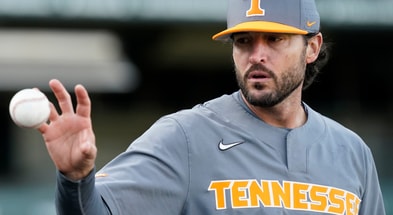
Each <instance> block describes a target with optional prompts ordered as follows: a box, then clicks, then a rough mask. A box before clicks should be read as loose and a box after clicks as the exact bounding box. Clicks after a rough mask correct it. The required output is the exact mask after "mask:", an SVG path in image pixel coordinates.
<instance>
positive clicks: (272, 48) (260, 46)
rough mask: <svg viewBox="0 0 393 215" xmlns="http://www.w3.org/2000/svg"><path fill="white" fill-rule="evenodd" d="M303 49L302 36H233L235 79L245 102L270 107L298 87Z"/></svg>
mask: <svg viewBox="0 0 393 215" xmlns="http://www.w3.org/2000/svg"><path fill="white" fill-rule="evenodd" d="M306 47H307V46H306V45H305V42H304V38H303V36H301V35H291V34H277V33H256V32H247V33H237V34H234V35H233V59H234V63H235V70H236V77H237V81H238V84H239V87H240V89H241V91H242V93H243V95H244V97H245V99H246V100H247V101H248V102H249V103H250V104H252V105H254V106H259V107H272V106H275V105H276V104H278V103H280V102H282V101H283V100H284V99H285V98H287V97H288V96H289V95H290V94H291V93H292V92H293V91H294V90H296V89H297V88H299V87H301V86H302V83H303V79H304V75H305V68H306V60H305V56H306Z"/></svg>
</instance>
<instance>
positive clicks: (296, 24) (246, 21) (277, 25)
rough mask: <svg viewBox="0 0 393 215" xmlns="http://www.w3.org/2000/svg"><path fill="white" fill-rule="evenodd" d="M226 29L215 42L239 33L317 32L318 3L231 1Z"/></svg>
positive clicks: (307, 1)
mask: <svg viewBox="0 0 393 215" xmlns="http://www.w3.org/2000/svg"><path fill="white" fill-rule="evenodd" d="M228 1H229V2H228V3H229V4H228V11H227V12H228V14H227V29H226V30H224V31H221V32H219V33H217V34H215V35H214V36H213V37H212V38H213V40H228V39H229V38H230V35H231V34H233V33H237V32H250V31H253V32H271V33H290V34H309V33H318V32H319V27H320V17H319V13H318V11H317V7H316V5H315V0H228Z"/></svg>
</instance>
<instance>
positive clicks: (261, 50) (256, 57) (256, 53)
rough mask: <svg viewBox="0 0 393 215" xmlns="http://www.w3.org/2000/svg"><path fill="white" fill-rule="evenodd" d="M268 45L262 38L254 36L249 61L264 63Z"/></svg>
mask: <svg viewBox="0 0 393 215" xmlns="http://www.w3.org/2000/svg"><path fill="white" fill-rule="evenodd" d="M267 53H268V46H267V44H266V42H265V41H264V40H263V39H262V38H255V40H254V41H253V43H252V46H251V53H250V58H249V60H250V63H252V64H258V63H265V62H266V60H267Z"/></svg>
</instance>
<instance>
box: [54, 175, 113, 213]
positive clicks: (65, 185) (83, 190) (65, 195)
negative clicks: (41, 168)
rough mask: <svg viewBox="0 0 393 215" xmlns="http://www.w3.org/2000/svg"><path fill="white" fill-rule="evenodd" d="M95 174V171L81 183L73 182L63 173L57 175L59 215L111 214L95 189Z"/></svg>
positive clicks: (57, 207) (57, 208) (80, 181)
mask: <svg viewBox="0 0 393 215" xmlns="http://www.w3.org/2000/svg"><path fill="white" fill-rule="evenodd" d="M94 172H95V170H93V171H92V172H91V173H90V174H89V175H88V176H87V177H86V178H84V179H82V180H79V181H71V180H69V179H67V178H66V177H65V176H64V175H63V174H62V173H61V172H58V173H57V190H56V195H55V197H56V210H57V211H56V212H57V214H59V215H63V214H64V215H66V214H73V215H89V214H91V215H109V214H111V213H110V212H109V210H108V208H107V207H106V205H105V203H104V201H103V200H102V199H101V196H100V195H99V194H98V193H97V190H96V189H95V185H94V183H95V178H94Z"/></svg>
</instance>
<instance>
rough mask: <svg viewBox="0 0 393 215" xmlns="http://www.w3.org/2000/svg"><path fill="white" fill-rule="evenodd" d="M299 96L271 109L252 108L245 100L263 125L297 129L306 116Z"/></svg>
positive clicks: (303, 122) (305, 119) (304, 121)
mask: <svg viewBox="0 0 393 215" xmlns="http://www.w3.org/2000/svg"><path fill="white" fill-rule="evenodd" d="M300 98H301V97H300V96H291V97H290V98H287V99H286V100H284V101H282V102H281V103H279V104H277V105H275V106H273V107H259V106H254V105H252V104H250V103H248V102H247V100H245V98H244V97H243V100H244V101H245V103H246V104H247V106H248V107H249V108H250V109H251V110H252V111H253V112H254V113H255V114H256V115H257V116H258V118H260V119H261V120H262V121H264V122H265V123H267V124H269V125H271V126H274V127H280V128H290V129H292V128H297V127H300V126H302V125H304V124H305V123H306V121H307V114H306V111H305V109H304V107H303V105H302V102H301V99H300Z"/></svg>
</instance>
